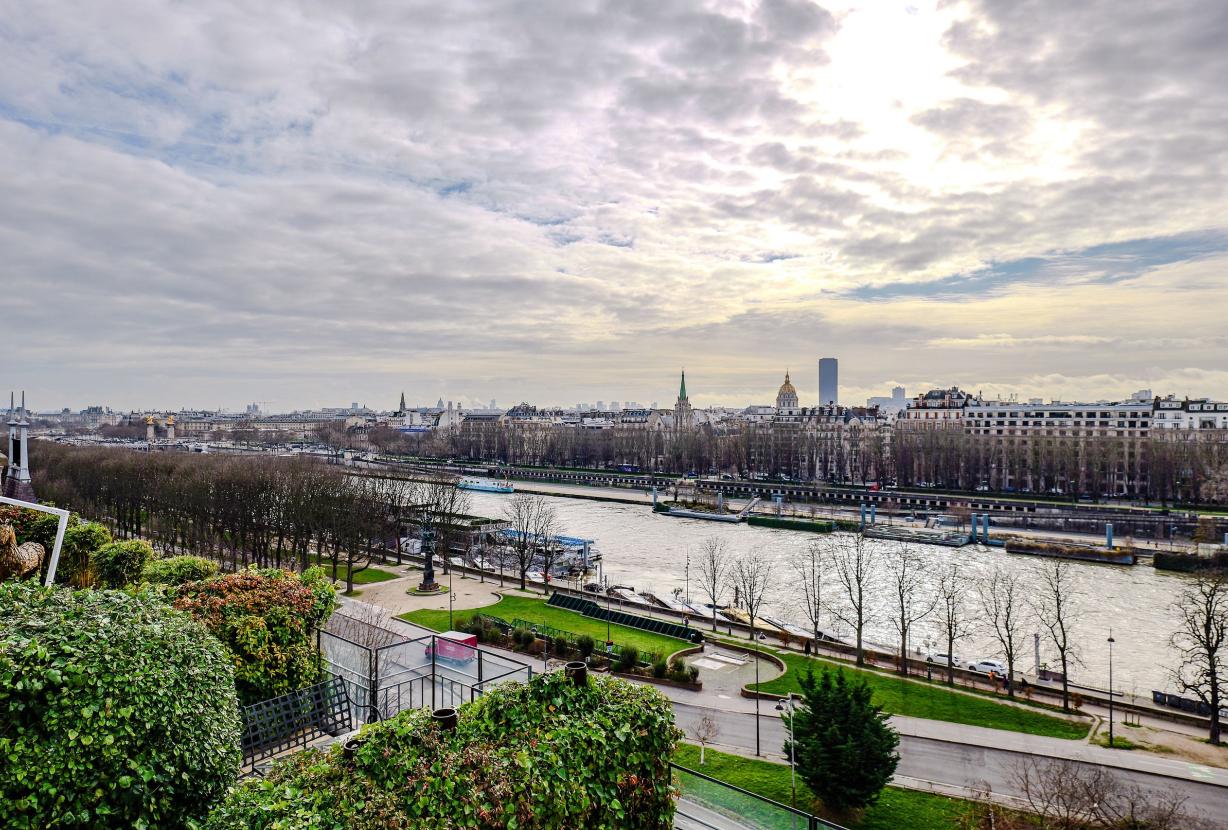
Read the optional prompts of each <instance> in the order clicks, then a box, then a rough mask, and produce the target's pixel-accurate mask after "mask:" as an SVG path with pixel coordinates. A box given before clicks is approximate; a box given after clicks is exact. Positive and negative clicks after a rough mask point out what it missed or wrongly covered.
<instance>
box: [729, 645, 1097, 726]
mask: <svg viewBox="0 0 1228 830" xmlns="http://www.w3.org/2000/svg"><path fill="white" fill-rule="evenodd" d="M772 653H773V654H775V655H776V656H777V657H779V658H780V659H782V660H784V661H785V665H787V666H788V667H789V670H788V671H787V672H785V673H784V674H783V675H781V676H780V677H777V678H774V679H772V680H768V681H766V682H764V683H760V684H759V686H758V688H759V690H760V691H764V692H771V693H774V694H780V695H783V694H786V693H788V692H800V691H801V684H800V682H799V678H800V677H801V676H802V675H803V674H805V672H806V669H807V668H808V667H809V668H812V669H813V670H814V671H816V672H818V671H820V670H821V669H822V668H823V667H826V668H842V669H844V670H845V671H846V672H849V673H850V674H859V675H861V676H862V677H864V678H865V680H866V682H867V683H869V684H870V688H871V689H872V690H873V695H874V696H873V700H874V702H875V703H877V704H878V705H879V706H881V707H883V711H885V712H890V713H891V714H893V715H907V716H909V717H914V718H928V719H930V720H940V721H946V722H948V723H964V724H968V725H970V726H986V727H989V728H990V729H1006V730H1009V731H1011V732H1025V733H1027V734H1029V735H1047V736H1049V737H1051V738H1071V739H1075V738H1080V739H1081V738H1084V737H1086V736H1087V730H1088V728H1089V726H1090V724H1088V723H1086V722H1083V723H1071V722H1070V721H1066V720H1063V719H1061V718H1057V717H1053V716H1052V715H1046V714H1044V713H1043V712H1037V711H1032V710H1030V709H1025V708H1021V707H1019V706H1010V705H1007V704H1005V703H998V702H996V701H994V700H992V699H991V698H988V697H984V696H981V695H970V694H964V693H961V692H953V691H951V690H950V689H948V688H947V687H946V686H945V685H942V684H941V683H940V682H939V681H934V683H933V685H929V684H927V683H923V682H922V683H918V682H914V681H911V680H904V679H903V678H899V677H892V676H891V675H886V674H880V673H879V672H873V671H865V670H861V669H857V668H855V667H853V666H848V665H842V664H840V663H835V662H831V661H828V660H818V659H815V658H813V657H806V656H804V655H801V654H792V653H789V652H781V651H776V650H774V649H773V650H772ZM752 688H753V686H752Z"/></svg>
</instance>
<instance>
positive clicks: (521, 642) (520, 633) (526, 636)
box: [512, 627, 537, 648]
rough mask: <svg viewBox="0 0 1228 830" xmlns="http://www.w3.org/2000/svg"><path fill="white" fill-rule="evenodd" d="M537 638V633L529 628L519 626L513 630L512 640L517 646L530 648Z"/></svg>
mask: <svg viewBox="0 0 1228 830" xmlns="http://www.w3.org/2000/svg"><path fill="white" fill-rule="evenodd" d="M536 639H537V635H536V634H534V633H533V632H532V631H530V630H529V629H527V628H523V627H521V628H517V629H515V630H514V631H513V632H512V642H513V643H515V644H516V646H517V648H528V647H529V646H530V645H532V643H533V641H534V640H536Z"/></svg>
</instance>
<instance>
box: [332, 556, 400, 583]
mask: <svg viewBox="0 0 1228 830" xmlns="http://www.w3.org/2000/svg"><path fill="white" fill-rule="evenodd" d="M311 564H313V565H319V566H320V567H321V568H323V569H324V570H325V571H326V572H327V573H328V575H329V576H332V573H333V563H332V560H331V559H327V558H325V559H324V560H323V561H321V559H320V557H319V556H313V557H312V558H311ZM396 578H397V574H394V573H393V572H392V571H386V570H384V569H383V568H374V567H369V568H363V569H362V570H361V571H354V584H355V585H372V584H374V583H376V582H387V581H388V580H390V579H396ZM337 579H339V580H341V581H342V582H345V563H344V562H341V561H339V562H337Z"/></svg>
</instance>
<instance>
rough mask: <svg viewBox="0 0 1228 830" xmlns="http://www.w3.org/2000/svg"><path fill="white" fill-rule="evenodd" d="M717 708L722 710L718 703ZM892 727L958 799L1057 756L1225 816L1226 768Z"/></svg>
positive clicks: (916, 721) (1006, 786)
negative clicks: (1030, 762)
mask: <svg viewBox="0 0 1228 830" xmlns="http://www.w3.org/2000/svg"><path fill="white" fill-rule="evenodd" d="M350 602H353V600H350ZM393 627H394V628H395V629H397V630H400V631H404V632H405V633H407V634H409V635H410V636H420V635H421V634H423V633H429V632H426V631H425V629H421V628H419V627H418V626H414V625H412V624H409V623H405V622H403V621H401V620H395V621H394V626H393ZM490 651H492V652H494V653H496V654H500V655H501V656H504V657H506V658H508V659H509V660H512V661H516V662H522V661H523V655H517V654H512V653H510V652H504V651H502V650H501V649H490ZM537 665H540V663H537V664H536V665H535V667H534V668H535V671H536V666H537ZM665 691H668V692H669V693H670V694H669V696H670V697H671V698H672V703H673V709H674V716H675V720H676V722H677V724H678V726H679V727H680V728H681V729H683V730H684V731H686V732H687V733H688V734H690V731H691V729H692V727H694V725H695V723H696V722H697V721H698V720H699V719H700V718H701V717H703V715H705V714H713V715H714V716H715V717H716V719H717V721H718V723H719V724H720V730H721V731H720V735H719V737H718V738H717V740H716V742H715V745H716V747H717V748H719V749H725V750H728V751H731V752H734V753H736V754H741V755H752V754H753V753H754V751H755V715H754V713H753V712H749V711H729V710H726V709H723V708H713V706H703V705H696V704H693V703H689V702H686V701H685V700H683V699H679V698H680V697H682V696H683V694H684V693H683V692H680V691H677V690H673V689H669V690H665ZM686 694H689V693H686ZM746 703H749V702H748V701H744V700H742V699H740V698H738V699H735V700H731V701H728V702H727V704H728V705H729V706H730V707H731V708H738V707H740V706H742V705H744V704H746ZM713 704H716V701H713ZM720 705H725V702H722V703H721V704H720ZM761 712H762V714H761V716H760V718H759V728H760V746H761V748H762V751H763V753H764V754H765V755H767V756H770V757H771V758H772V759H773V760H777V761H779V760H781V748H782V746H783V745H784V741H785V736H786V732H785V728H784V724H783V723H782V722H781V720H780V717H779V715H778V714H777V712H776V711H775V707H774V705H773V704H772V703H770V702H768V701H763V702H762V704H761ZM892 725H893V726H894V727H895V728H896V729H897V730H898V731H899V732H900V733H901V734H900V749H899V751H900V764H899V766H898V768H897V770H896V774H897V776H899V777H901V778H907V779H911V781H909V782H907V783H908V784H909V785H910V786H917V785H920V786H926V787H932V788H934V789H936V790H938V791H941V792H948V793H950V794H952V795H963V796H969V795H971V794H972V793H973V791H980V790H983V789H984V787H985V786H988V787H990V788H991V789H992V792H993V793H995V795H997V796H999V797H1002V796H1005V797H1018V796H1020V795H1021V792H1020V790H1019V787H1018V786H1017V785H1016V784H1015V782H1014V780H1013V772H1014V770H1015V769H1016V768H1017V767H1018V765H1019V763H1020V762H1021V760H1024V759H1026V758H1028V757H1045V758H1059V759H1065V760H1071V761H1075V762H1078V763H1087V764H1092V765H1096V766H1104V767H1108V768H1111V769H1112V771H1113V774H1114V775H1115V776H1116V777H1117V778H1118V779H1119V780H1121V781H1122V782H1123V783H1126V784H1134V785H1137V786H1138V787H1140V788H1141V789H1143V790H1145V791H1151V792H1166V793H1167V792H1177V793H1179V794H1181V795H1183V796H1184V797H1185V798H1186V799H1187V806H1188V807H1189V808H1190V809H1192V810H1197V811H1200V812H1201V813H1203V814H1205V815H1208V816H1212V815H1220V816H1222V815H1224V814H1225V813H1226V812H1228V770H1224V769H1219V768H1214V767H1206V766H1202V765H1200V764H1193V763H1189V762H1185V761H1179V760H1175V759H1170V758H1164V757H1159V756H1156V755H1154V754H1150V753H1142V752H1124V751H1121V750H1110V749H1106V748H1103V747H1098V746H1091V745H1088V744H1087V743H1084V742H1081V741H1069V740H1061V739H1058V738H1046V737H1042V736H1037V735H1025V734H1022V733H1016V732H1006V731H1002V730H996V729H985V728H982V727H977V726H967V725H963V724H953V723H945V722H941V721H930V720H924V719H920V718H905V717H893V718H892ZM1007 746H1009V747H1010V748H1006V747H1007Z"/></svg>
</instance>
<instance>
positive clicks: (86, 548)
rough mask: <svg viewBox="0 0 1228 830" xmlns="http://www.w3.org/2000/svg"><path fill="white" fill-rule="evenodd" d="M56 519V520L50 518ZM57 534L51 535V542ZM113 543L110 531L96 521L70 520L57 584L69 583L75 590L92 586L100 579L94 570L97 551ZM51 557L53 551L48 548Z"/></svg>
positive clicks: (65, 534) (65, 533)
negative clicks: (95, 552)
mask: <svg viewBox="0 0 1228 830" xmlns="http://www.w3.org/2000/svg"><path fill="white" fill-rule="evenodd" d="M51 518H54V517H51ZM54 541H55V533H54V531H53V532H52V542H53V543H54ZM110 541H111V531H109V530H107V529H106V527H105V526H103V525H100V524H98V523H97V522H75V523H74V522H73V521H72V517H70V519H69V522H68V528H67V529H66V530H65V531H64V541H63V543H62V544H61V545H60V564H59V566H58V567H57V569H56V574H55V579H56V582H67V583H68V584H69V585H72V586H73V587H74V588H89V587H92V586H93V585H94V584H95V582H97V580H98V574H97V573H96V571H95V570H94V551H96V550H98V549H99V548H101V547H102V546H103V545H105V544H107V543H108V542H110ZM47 555H48V556H50V555H51V548H50V547H48V548H47Z"/></svg>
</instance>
